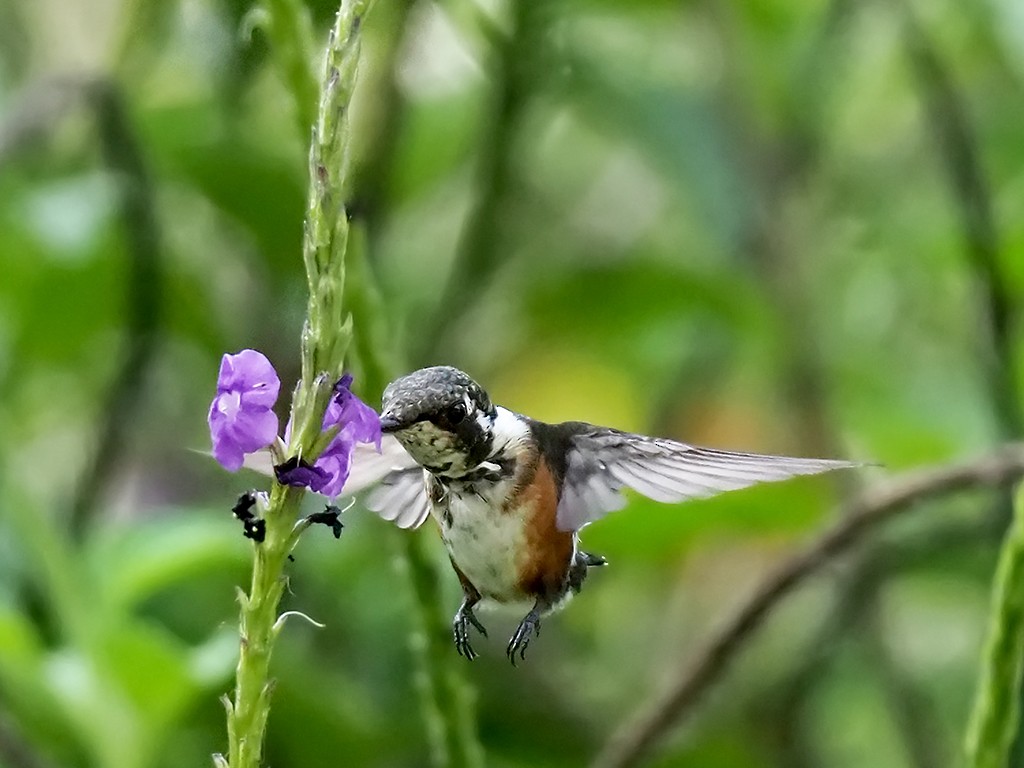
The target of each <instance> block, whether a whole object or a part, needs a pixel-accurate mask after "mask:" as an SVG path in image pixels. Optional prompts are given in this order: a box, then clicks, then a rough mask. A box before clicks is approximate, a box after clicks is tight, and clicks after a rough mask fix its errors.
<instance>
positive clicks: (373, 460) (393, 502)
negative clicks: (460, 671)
mask: <svg viewBox="0 0 1024 768" xmlns="http://www.w3.org/2000/svg"><path fill="white" fill-rule="evenodd" d="M381 429H382V431H383V432H384V435H385V440H384V443H383V448H382V453H381V455H377V454H376V453H375V452H374V451H373V449H367V448H365V447H361V448H360V449H359V450H357V452H356V455H355V456H354V457H353V468H352V470H353V474H352V476H351V477H350V479H349V485H348V486H346V491H348V492H356V491H358V490H360V489H361V488H365V487H367V486H369V485H371V484H376V488H375V489H374V490H373V491H371V493H370V494H369V496H368V497H367V500H366V503H367V506H368V507H369V508H370V509H371V510H373V511H375V512H377V513H378V514H380V515H381V516H382V517H384V518H385V519H387V520H391V521H394V522H395V523H396V524H397V525H399V526H400V527H402V528H415V527H417V526H419V525H421V524H422V523H423V521H424V520H426V518H427V517H428V516H432V517H433V518H434V519H435V521H436V522H437V525H438V527H439V528H440V532H441V539H442V541H443V542H444V545H445V548H446V549H447V550H448V556H449V558H450V559H451V563H452V567H453V568H454V569H455V573H456V575H457V576H458V578H459V582H460V583H461V584H462V591H463V600H462V605H461V606H460V607H459V609H458V611H457V612H456V613H455V618H454V620H453V622H452V632H453V636H454V641H455V647H456V649H457V650H458V652H459V653H460V654H461V655H462V656H464V657H466V658H467V659H470V660H472V659H474V658H476V656H477V654H476V652H475V651H474V650H473V646H472V644H471V642H470V628H471V627H472V628H475V629H476V630H477V631H479V632H480V634H481V635H484V636H485V637H486V635H487V632H486V630H485V629H484V626H483V624H481V623H480V621H479V619H478V618H477V617H476V614H475V612H474V609H475V608H476V607H477V605H478V604H479V603H481V602H482V601H493V602H495V603H499V604H512V605H515V604H525V605H531V607H530V609H529V611H528V613H527V614H526V615H525V617H524V618H523V620H522V621H521V622H520V624H519V626H518V628H517V629H516V630H515V632H514V633H513V635H512V637H511V639H510V640H509V642H508V646H507V648H506V655H507V656H508V658H509V659H510V660H511V661H512V663H513V664H515V663H516V657H517V656H518V658H519V659H524V658H525V655H526V649H527V646H528V645H529V643H530V640H531V639H532V638H533V637H535V636H537V635H538V634H539V630H540V622H541V617H543V616H544V615H545V614H547V613H549V612H551V611H552V610H554V609H556V608H558V607H559V606H560V605H561V604H562V603H564V602H565V600H566V598H567V597H568V596H569V595H570V594H571V593H576V592H579V590H580V588H581V586H582V585H583V582H584V580H585V579H586V576H587V572H588V570H589V569H590V568H593V567H597V566H601V565H604V564H605V562H606V561H605V559H604V558H603V557H601V556H599V555H594V554H591V553H588V552H584V551H583V550H582V549H580V542H579V533H580V530H581V529H582V528H583V527H584V526H585V525H587V524H588V523H591V522H593V521H595V520H598V519H599V518H601V517H603V516H604V515H606V514H607V513H608V512H612V511H614V510H618V509H621V508H622V507H624V506H625V504H626V500H625V498H624V497H623V496H622V494H621V493H620V491H621V490H622V488H623V487H628V488H632V489H633V490H635V491H637V492H638V493H640V494H642V495H644V496H646V497H648V498H650V499H653V500H655V501H660V502H666V503H676V502H681V501H685V500H687V499H696V498H701V497H705V496H711V495H713V494H716V493H720V492H722V491H731V490H736V489H738V488H745V487H747V486H750V485H753V484H755V483H760V482H770V481H775V480H784V479H786V478H790V477H793V476H796V475H810V474H816V473H819V472H827V471H829V470H833V469H839V468H844V467H855V466H858V464H856V463H854V462H848V461H836V460H831V459H800V458H789V457H785V456H765V455H760V454H756V453H735V452H732V451H719V450H715V449H712V448H702V447H699V446H695V445H688V444H686V443H680V442H676V441H675V440H667V439H663V438H655V437H646V436H644V435H637V434H630V433H628V432H621V431H619V430H617V429H611V428H608V427H598V426H594V425H592V424H587V423H585V422H581V421H567V422H563V423H561V424H547V423H545V422H542V421H537V420H536V419H531V418H529V417H527V416H522V415H520V414H517V413H514V412H512V411H510V410H508V409H507V408H503V407H502V406H500V405H495V404H494V403H492V402H491V399H490V397H488V395H487V392H485V391H484V390H483V388H481V387H480V385H479V384H477V383H476V382H475V381H473V380H472V379H471V378H470V377H469V376H468V375H466V374H465V373H463V372H462V371H460V370H458V369H456V368H452V367H449V366H435V367H431V368H423V369H421V370H418V371H414V372H413V373H410V374H408V375H406V376H403V377H401V378H399V379H397V380H395V381H394V382H392V383H391V384H390V385H389V386H388V387H387V389H385V391H384V398H383V405H382V412H381Z"/></svg>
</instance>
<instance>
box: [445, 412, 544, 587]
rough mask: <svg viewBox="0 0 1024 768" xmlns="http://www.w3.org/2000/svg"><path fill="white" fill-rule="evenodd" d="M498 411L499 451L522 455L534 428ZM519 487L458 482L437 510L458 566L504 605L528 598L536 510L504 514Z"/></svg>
mask: <svg viewBox="0 0 1024 768" xmlns="http://www.w3.org/2000/svg"><path fill="white" fill-rule="evenodd" d="M497 410H498V416H497V418H496V419H495V422H494V424H493V429H494V444H495V447H496V448H501V449H503V450H502V454H503V455H508V456H516V455H519V454H521V452H522V451H523V450H524V449H525V446H526V440H527V436H528V428H527V427H526V425H525V424H524V423H523V422H522V421H520V420H519V419H517V418H516V417H515V415H514V414H512V413H511V412H510V411H507V410H506V409H504V408H501V407H499V408H498V409H497ZM514 486H515V478H508V479H507V480H501V481H498V482H487V481H479V482H475V483H473V484H472V485H471V486H468V485H466V484H463V483H459V482H457V481H456V482H452V483H451V484H450V485H449V486H448V492H447V495H446V497H445V498H444V499H442V500H441V502H440V503H439V504H434V505H432V509H431V512H432V514H433V515H434V517H435V518H437V521H438V523H439V524H440V528H441V538H442V540H443V541H444V545H445V547H446V548H447V549H448V554H449V555H451V558H452V560H453V561H454V562H455V565H456V566H458V568H459V570H460V571H462V573H463V574H464V575H465V577H466V578H467V579H468V580H469V582H470V583H471V584H472V585H473V586H474V587H476V589H477V590H478V591H479V592H480V594H481V595H483V596H484V597H485V598H489V599H491V600H494V601H496V602H499V603H508V602H518V601H521V600H526V599H527V597H526V595H524V594H523V593H522V592H521V591H520V590H519V584H518V582H519V570H520V566H521V558H522V557H523V555H524V553H525V547H526V540H525V539H526V531H525V528H526V524H527V522H528V520H529V516H530V513H531V512H532V510H530V509H528V508H520V509H513V510H508V511H503V509H502V506H503V503H504V501H505V499H506V498H508V496H509V495H510V494H511V493H512V490H513V488H514Z"/></svg>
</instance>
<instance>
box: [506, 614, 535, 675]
mask: <svg viewBox="0 0 1024 768" xmlns="http://www.w3.org/2000/svg"><path fill="white" fill-rule="evenodd" d="M531 636H533V637H540V615H539V614H538V613H537V611H530V612H529V613H528V614H526V616H525V617H524V618H523V620H522V621H521V622H519V626H518V627H516V631H515V632H513V633H512V637H511V638H510V639H509V641H508V648H506V649H505V655H506V656H508V660H509V661H511V662H512V666H513V667H514V666H515V665H516V656H517V655H518V656H519V659H520V661H523V660H525V659H526V647H527V646H528V645H529V644H530V638H531Z"/></svg>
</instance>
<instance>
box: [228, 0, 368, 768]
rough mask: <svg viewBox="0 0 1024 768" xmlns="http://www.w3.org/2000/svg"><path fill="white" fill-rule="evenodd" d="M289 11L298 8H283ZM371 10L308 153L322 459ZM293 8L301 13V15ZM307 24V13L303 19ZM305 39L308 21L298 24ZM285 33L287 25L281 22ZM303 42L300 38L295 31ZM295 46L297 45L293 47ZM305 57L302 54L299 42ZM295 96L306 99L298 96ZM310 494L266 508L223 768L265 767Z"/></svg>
mask: <svg viewBox="0 0 1024 768" xmlns="http://www.w3.org/2000/svg"><path fill="white" fill-rule="evenodd" d="M276 5H277V6H278V7H281V8H285V9H286V10H288V11H289V12H295V13H299V12H300V11H302V9H301V8H300V7H298V6H295V4H294V3H277V4H276ZM369 5H370V3H369V2H366V1H365V0H364V1H360V0H342V3H341V8H340V9H339V11H338V15H337V18H336V21H335V24H334V27H333V29H332V30H331V35H330V40H329V42H328V45H327V52H326V56H325V60H324V71H323V79H322V85H321V90H320V100H319V109H318V113H317V120H316V125H315V126H314V128H313V139H312V143H311V146H310V151H309V167H310V191H309V206H308V209H307V213H306V222H305V237H304V241H303V261H304V263H305V267H306V278H307V281H308V284H309V304H308V314H307V318H306V324H305V326H304V327H303V331H302V379H301V381H300V383H299V386H298V388H297V389H296V392H295V397H294V398H293V401H292V414H291V417H292V425H293V428H292V432H291V441H290V444H289V446H288V451H289V454H290V455H298V456H302V457H304V458H305V459H307V460H308V461H313V460H315V459H316V451H317V449H316V448H315V446H317V445H321V444H322V442H323V441H321V440H319V437H320V433H321V426H322V424H323V417H324V411H325V410H326V408H327V404H328V402H329V400H330V397H331V393H332V390H333V385H334V382H335V381H336V380H337V379H338V377H339V376H340V375H341V372H342V369H343V366H344V358H345V352H346V350H347V348H348V344H349V341H350V339H351V323H350V322H349V320H348V319H347V318H346V317H345V313H344V311H343V302H342V295H343V292H344V287H345V249H346V245H347V242H348V219H347V217H346V215H345V208H344V205H343V203H342V199H343V198H342V190H343V189H344V186H345V174H346V171H347V164H346V150H347V146H348V107H349V102H350V100H351V97H352V90H353V86H354V85H355V77H356V64H357V62H358V59H359V36H358V32H359V28H360V26H361V22H362V19H363V16H364V15H365V14H366V12H367V10H368V7H369ZM293 6H294V7H293ZM300 15H301V14H300ZM292 22H294V23H293V25H292V26H293V27H294V29H295V30H301V19H298V17H296V18H295V19H292ZM275 23H276V24H278V25H279V28H280V25H285V28H288V27H287V25H286V20H284V19H282V18H278V19H277V20H276V22H275ZM296 34H297V32H296ZM293 42H294V41H293ZM293 47H294V48H296V49H300V50H301V48H302V45H299V44H298V43H296V45H295V46H293ZM296 96H297V98H298V97H301V96H302V94H301V93H298V92H296ZM304 495H305V491H304V490H302V489H299V488H286V487H284V486H281V485H278V484H276V483H275V484H274V486H273V488H272V490H271V492H270V497H269V499H268V500H267V501H266V502H260V506H261V507H263V508H261V509H260V510H259V511H260V512H261V513H262V514H261V516H262V518H263V520H264V522H265V524H266V529H265V536H264V539H263V541H262V542H258V543H255V544H254V546H253V555H254V561H253V572H252V584H251V587H250V590H249V593H248V595H246V594H244V593H240V594H239V596H238V600H239V603H240V604H241V622H240V624H241V626H240V632H241V650H240V653H239V659H238V668H237V671H236V684H235V694H234V699H233V701H232V700H228V699H225V701H224V704H225V707H226V709H227V713H228V714H227V728H228V759H227V761H226V762H225V760H224V758H223V756H220V755H217V756H215V757H214V763H215V764H216V765H217V766H219V767H223V766H230V768H259V766H260V764H261V760H262V752H263V742H264V740H265V735H266V726H267V717H268V715H269V714H270V695H271V693H272V691H273V681H272V679H271V678H270V657H271V653H272V650H273V644H274V640H275V638H276V636H277V633H278V632H279V631H280V627H281V624H280V623H279V622H278V615H277V611H278V604H279V603H280V601H281V595H282V593H283V592H284V586H285V575H284V567H285V563H286V562H287V559H288V555H289V554H290V553H291V551H292V549H294V547H295V544H296V542H297V541H298V537H299V534H300V533H301V531H302V530H303V529H302V528H297V527H296V525H295V523H296V520H297V518H298V515H299V508H300V505H301V503H302V498H303V496H304Z"/></svg>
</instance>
